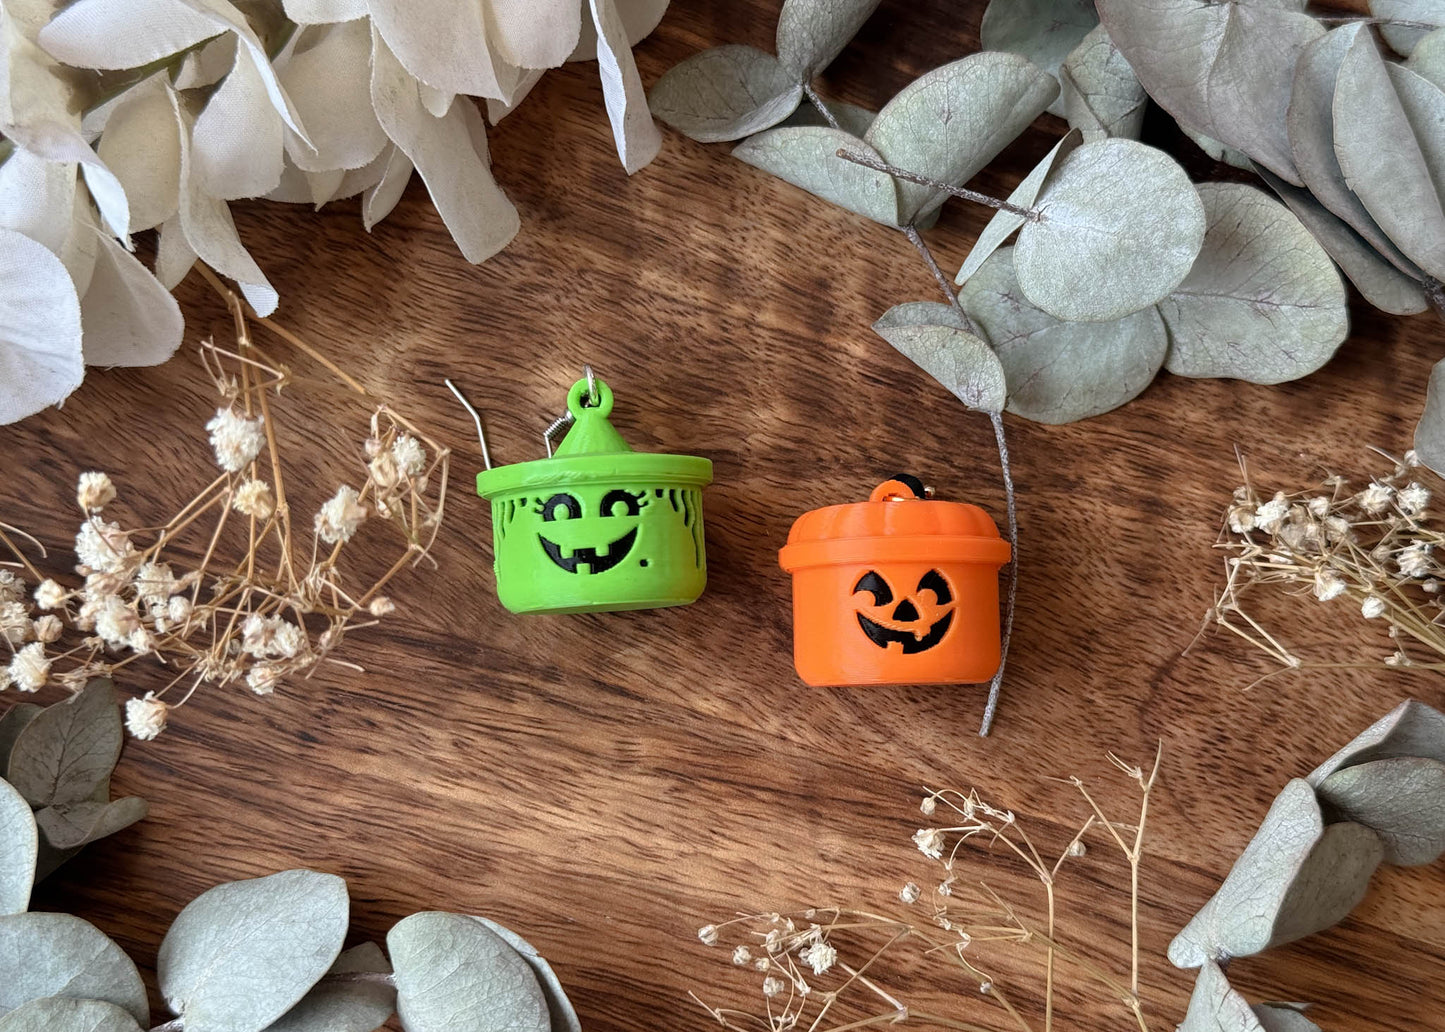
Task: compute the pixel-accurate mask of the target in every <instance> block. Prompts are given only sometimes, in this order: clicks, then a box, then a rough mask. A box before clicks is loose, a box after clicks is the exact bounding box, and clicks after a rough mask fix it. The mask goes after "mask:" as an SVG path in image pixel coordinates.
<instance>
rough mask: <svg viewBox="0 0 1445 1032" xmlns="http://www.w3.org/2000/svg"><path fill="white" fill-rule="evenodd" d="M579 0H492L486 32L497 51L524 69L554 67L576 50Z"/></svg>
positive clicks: (579, 15) (579, 13) (580, 18)
mask: <svg viewBox="0 0 1445 1032" xmlns="http://www.w3.org/2000/svg"><path fill="white" fill-rule="evenodd" d="M581 30H582V10H581V6H580V5H579V4H578V3H577V0H490V2H489V3H488V4H487V35H488V38H489V39H490V41H491V43H492V46H493V48H494V49H495V50H496V52H497V54H498V55H499V56H500V57H501V58H503V59H504V60H505V61H507V62H508V63H510V64H514V65H517V66H518V67H521V68H555V67H557V66H558V65H560V64H561V63H562V62H564V61H566V60H567V58H568V56H569V55H570V54H571V53H572V51H574V50H575V49H577V42H578V38H579V36H580V34H581Z"/></svg>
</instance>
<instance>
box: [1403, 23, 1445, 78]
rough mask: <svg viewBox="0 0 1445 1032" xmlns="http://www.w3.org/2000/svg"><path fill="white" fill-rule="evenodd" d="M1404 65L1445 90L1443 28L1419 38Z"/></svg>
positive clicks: (1444, 31)
mask: <svg viewBox="0 0 1445 1032" xmlns="http://www.w3.org/2000/svg"><path fill="white" fill-rule="evenodd" d="M1405 67H1406V68H1408V69H1410V71H1412V72H1414V73H1415V74H1416V75H1420V76H1423V77H1424V78H1426V79H1429V80H1430V81H1431V82H1433V83H1434V84H1435V85H1436V86H1439V87H1440V88H1441V89H1442V90H1445V29H1436V30H1434V31H1433V32H1431V33H1430V34H1429V35H1427V36H1426V37H1425V38H1424V39H1422V40H1420V42H1419V43H1417V44H1416V45H1415V49H1414V50H1412V51H1410V60H1408V61H1406V62H1405Z"/></svg>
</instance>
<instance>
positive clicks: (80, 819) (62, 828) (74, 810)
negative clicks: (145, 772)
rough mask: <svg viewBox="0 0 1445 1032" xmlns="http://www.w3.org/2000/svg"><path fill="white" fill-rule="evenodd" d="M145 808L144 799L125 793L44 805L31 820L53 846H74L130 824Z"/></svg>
mask: <svg viewBox="0 0 1445 1032" xmlns="http://www.w3.org/2000/svg"><path fill="white" fill-rule="evenodd" d="M148 811H149V807H148V806H147V805H146V801H145V800H144V799H141V798H139V797H138V796H126V797H125V798H124V799H117V800H115V801H114V802H111V803H101V802H92V801H87V802H84V803H71V804H68V805H65V806H47V807H45V809H43V810H40V811H38V812H37V813H36V814H35V822H36V823H37V824H38V825H40V831H41V834H43V835H44V836H45V841H46V842H48V843H49V844H50V845H51V846H52V847H54V848H55V849H60V850H64V849H76V848H78V847H80V846H83V845H86V844H87V843H90V842H94V841H96V840H97V839H102V838H105V837H106V836H107V835H114V834H115V833H116V832H118V831H121V830H123V829H125V828H128V827H130V826H131V825H132V824H134V823H135V822H136V821H138V820H140V819H141V818H142V817H144V816H145V815H146V813H147V812H148Z"/></svg>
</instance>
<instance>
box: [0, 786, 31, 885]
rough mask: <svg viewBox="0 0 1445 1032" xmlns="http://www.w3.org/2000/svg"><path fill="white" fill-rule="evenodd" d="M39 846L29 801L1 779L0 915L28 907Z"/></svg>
mask: <svg viewBox="0 0 1445 1032" xmlns="http://www.w3.org/2000/svg"><path fill="white" fill-rule="evenodd" d="M39 848H40V838H39V836H38V834H37V832H36V828H35V817H34V815H33V814H31V812H30V804H29V803H27V802H26V801H25V798H24V797H23V796H22V795H21V794H20V793H19V792H17V791H15V789H13V788H11V787H10V783H9V782H8V781H0V914H21V913H24V912H25V909H26V908H27V907H29V906H30V889H31V887H32V886H33V885H34V884H35V857H36V853H37V852H38V850H39Z"/></svg>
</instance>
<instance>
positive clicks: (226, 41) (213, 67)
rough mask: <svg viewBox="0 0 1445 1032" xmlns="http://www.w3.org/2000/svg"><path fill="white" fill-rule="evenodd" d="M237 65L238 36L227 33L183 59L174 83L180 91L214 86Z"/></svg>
mask: <svg viewBox="0 0 1445 1032" xmlns="http://www.w3.org/2000/svg"><path fill="white" fill-rule="evenodd" d="M235 63H236V34H235V33H234V32H227V33H226V34H225V35H222V36H217V37H216V38H215V39H213V40H211V42H209V43H207V44H206V45H205V46H203V47H201V48H200V49H199V50H193V51H191V52H190V53H189V54H187V55H186V56H185V57H183V58H181V69H180V71H178V72H176V78H175V81H174V82H173V83H172V85H173V86H175V88H176V89H178V90H193V89H197V88H199V87H202V86H214V85H216V83H218V82H220V81H221V78H222V77H223V76H224V75H225V74H226V73H227V72H229V71H230V70H231V66H232V65H233V64H235Z"/></svg>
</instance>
